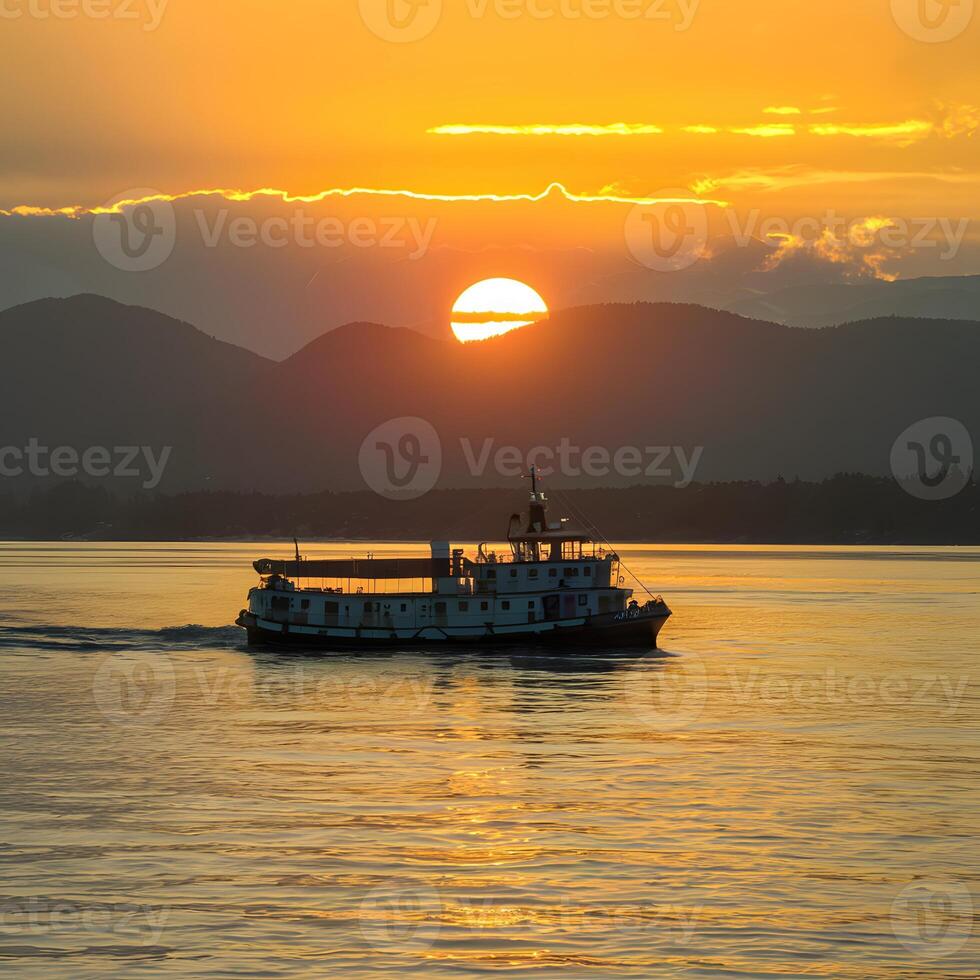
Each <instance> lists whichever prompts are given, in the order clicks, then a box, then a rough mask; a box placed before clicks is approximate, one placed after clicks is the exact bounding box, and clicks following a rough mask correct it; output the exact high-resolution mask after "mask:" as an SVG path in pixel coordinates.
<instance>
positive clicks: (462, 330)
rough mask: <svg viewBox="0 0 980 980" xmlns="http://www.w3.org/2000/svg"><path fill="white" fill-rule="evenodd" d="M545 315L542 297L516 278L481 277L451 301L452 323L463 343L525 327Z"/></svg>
mask: <svg viewBox="0 0 980 980" xmlns="http://www.w3.org/2000/svg"><path fill="white" fill-rule="evenodd" d="M547 315H548V307H547V306H546V305H545V301H544V300H543V299H542V298H541V297H540V296H539V295H538V293H537V292H535V290H533V289H532V288H531V287H530V286H529V285H527V283H524V282H521V281H520V280H518V279H483V280H482V281H480V282H477V283H474V284H473V285H472V286H470V287H469V289H465V290H464V291H463V292H462V293H461V294H460V295H459V298H458V299H457V300H456V302H455V303H453V312H452V327H453V333H454V334H455V335H456V339H457V340H459V341H462V342H463V343H464V344H465V343H468V342H469V341H471V340H487V339H489V338H490V337H497V336H499V335H500V334H502V333H507V331H508V330H516V329H517V328H518V327H526V326H528V324H531V323H535V322H537V321H538V320H543V319H544V318H545V317H546V316H547Z"/></svg>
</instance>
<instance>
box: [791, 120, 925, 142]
mask: <svg viewBox="0 0 980 980" xmlns="http://www.w3.org/2000/svg"><path fill="white" fill-rule="evenodd" d="M933 128H934V127H933V124H932V123H931V122H927V121H926V120H924V119H906V120H905V121H904V122H899V123H860V124H853V123H849V124H844V123H812V124H811V125H810V128H809V132H810V135H811V136H857V137H869V138H871V139H879V140H897V141H900V142H912V141H914V140H917V139H925V137H927V136H929V135H930V134H931V133H932V131H933Z"/></svg>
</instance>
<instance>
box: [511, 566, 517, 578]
mask: <svg viewBox="0 0 980 980" xmlns="http://www.w3.org/2000/svg"><path fill="white" fill-rule="evenodd" d="M510 577H511V578H517V569H516V568H512V569H511V570H510Z"/></svg>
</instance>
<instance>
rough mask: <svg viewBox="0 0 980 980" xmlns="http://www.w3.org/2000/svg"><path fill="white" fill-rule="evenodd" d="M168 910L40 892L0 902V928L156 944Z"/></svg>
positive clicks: (28, 932)
mask: <svg viewBox="0 0 980 980" xmlns="http://www.w3.org/2000/svg"><path fill="white" fill-rule="evenodd" d="M169 916H170V910H169V909H167V908H162V907H159V906H153V905H136V904H133V903H131V902H85V903H77V902H67V901H62V900H61V899H51V898H47V897H43V896H31V897H28V898H9V899H6V900H4V901H2V902H0V931H2V932H7V933H18V934H24V935H30V936H38V935H59V936H61V935H71V934H77V933H88V934H91V935H98V936H107V935H108V936H113V937H115V938H116V939H126V940H127V941H128V942H129V943H136V944H138V945H141V946H151V945H156V944H157V943H159V941H160V937H161V936H162V935H163V930H164V927H165V925H166V923H167V919H168V918H169Z"/></svg>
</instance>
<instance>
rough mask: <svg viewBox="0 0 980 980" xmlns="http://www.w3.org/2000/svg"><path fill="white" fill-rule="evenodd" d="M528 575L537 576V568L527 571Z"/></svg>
mask: <svg viewBox="0 0 980 980" xmlns="http://www.w3.org/2000/svg"><path fill="white" fill-rule="evenodd" d="M528 575H530V576H531V578H537V577H538V570H537V569H536V568H532V569H530V571H529V572H528Z"/></svg>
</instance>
